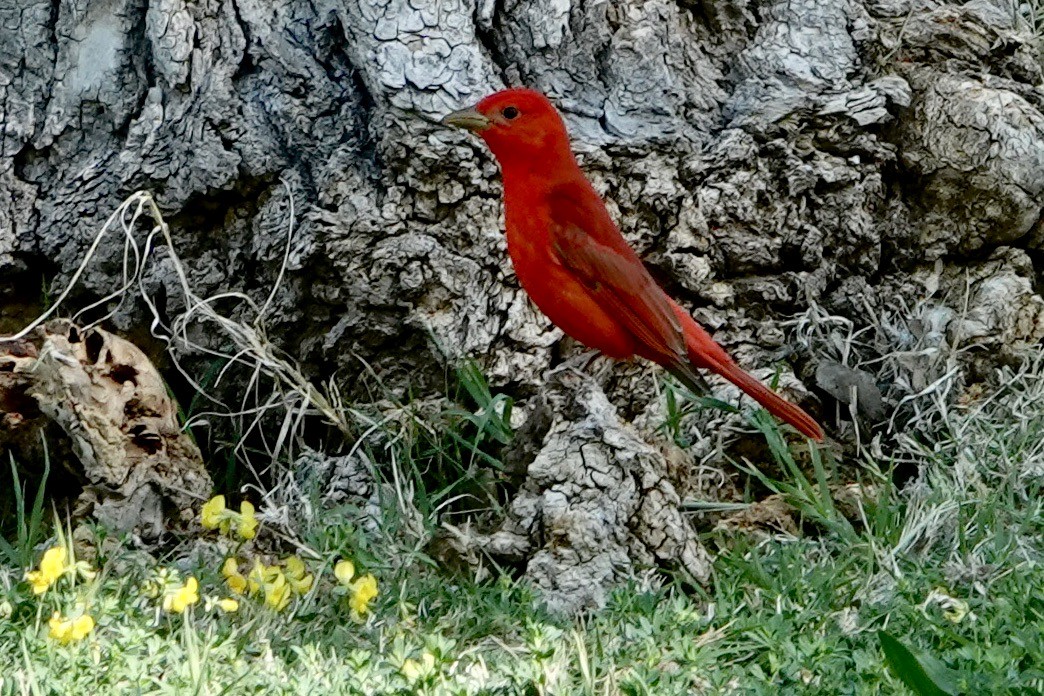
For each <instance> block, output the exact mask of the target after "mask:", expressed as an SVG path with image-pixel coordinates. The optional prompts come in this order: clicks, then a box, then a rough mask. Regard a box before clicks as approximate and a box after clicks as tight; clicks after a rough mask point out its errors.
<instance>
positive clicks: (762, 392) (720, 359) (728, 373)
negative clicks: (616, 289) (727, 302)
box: [676, 305, 823, 442]
mask: <svg viewBox="0 0 1044 696" xmlns="http://www.w3.org/2000/svg"><path fill="white" fill-rule="evenodd" d="M676 306H677V305H676ZM677 313H678V315H679V318H680V319H681V320H682V326H683V327H684V332H685V344H686V347H687V348H688V349H689V360H690V361H692V363H693V364H695V365H698V366H699V367H703V368H706V369H708V370H711V371H713V372H716V373H718V374H719V375H721V376H722V377H724V378H725V379H727V380H729V381H730V382H732V383H733V384H735V385H736V386H737V387H739V388H740V389H742V390H743V391H744V392H746V393H747V394H749V395H750V396H751V398H753V399H754V400H755V401H757V402H758V403H759V404H761V405H762V406H764V407H765V408H766V409H767V410H768V412H769V413H771V414H772V415H774V416H775V417H776V418H779V419H780V420H782V421H784V422H785V423H790V424H791V425H792V426H794V427H795V428H797V429H798V431H800V432H801V434H803V435H805V436H806V437H810V438H812V439H813V440H815V441H817V442H822V441H823V428H822V427H821V426H820V425H819V423H817V422H816V420H815V419H814V418H813V417H812V416H810V415H808V414H807V413H805V411H804V409H802V408H801V407H800V406H797V405H795V404H792V403H790V402H789V401H787V400H786V399H784V398H783V397H781V396H780V395H779V394H777V393H775V392H774V391H772V390H771V389H769V388H768V387H766V386H765V385H764V384H762V383H761V382H760V381H758V380H757V379H756V378H755V377H754V376H753V375H750V374H748V373H747V372H744V371H743V369H742V368H741V367H740V366H739V365H737V364H736V362H735V361H734V360H733V359H732V358H730V357H729V355H728V353H726V352H725V351H724V350H723V349H722V348H721V346H719V345H718V344H717V343H715V342H714V339H712V338H711V337H710V335H709V334H708V333H707V332H706V331H704V330H703V327H701V326H700V325H699V324H697V323H696V321H695V320H694V319H693V318H692V317H691V316H689V314H688V312H685V311H684V310H682V309H680V308H679V309H678V312H677Z"/></svg>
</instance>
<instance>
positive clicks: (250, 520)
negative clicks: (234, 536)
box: [236, 500, 257, 539]
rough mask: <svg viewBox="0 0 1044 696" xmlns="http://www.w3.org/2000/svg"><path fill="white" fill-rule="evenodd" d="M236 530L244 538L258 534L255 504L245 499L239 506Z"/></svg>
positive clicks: (251, 537)
mask: <svg viewBox="0 0 1044 696" xmlns="http://www.w3.org/2000/svg"><path fill="white" fill-rule="evenodd" d="M236 532H238V533H239V536H240V538H242V539H253V538H254V537H255V536H257V517H255V516H254V505H253V504H252V503H250V502H247V501H246V500H244V501H243V502H242V503H241V504H240V506H239V522H238V523H237V525H236Z"/></svg>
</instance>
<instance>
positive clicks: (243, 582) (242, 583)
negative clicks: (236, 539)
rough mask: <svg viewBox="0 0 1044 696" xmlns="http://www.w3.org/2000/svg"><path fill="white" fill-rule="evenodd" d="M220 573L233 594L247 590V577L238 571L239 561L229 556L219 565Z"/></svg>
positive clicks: (239, 593)
mask: <svg viewBox="0 0 1044 696" xmlns="http://www.w3.org/2000/svg"><path fill="white" fill-rule="evenodd" d="M221 575H223V576H224V578H225V584H226V585H228V589H229V590H231V591H232V593H233V594H237V595H241V594H244V593H245V592H246V591H247V579H246V578H245V577H243V574H242V573H240V572H239V563H238V562H237V561H236V559H235V558H233V557H232V556H229V557H228V558H226V559H225V562H224V564H222V566H221Z"/></svg>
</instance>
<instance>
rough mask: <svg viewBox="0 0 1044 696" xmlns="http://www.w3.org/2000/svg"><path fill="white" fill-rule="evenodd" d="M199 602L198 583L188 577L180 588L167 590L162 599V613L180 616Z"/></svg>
mask: <svg viewBox="0 0 1044 696" xmlns="http://www.w3.org/2000/svg"><path fill="white" fill-rule="evenodd" d="M198 601H199V583H197V582H196V578H192V577H190V578H189V579H188V580H186V581H185V584H184V585H182V586H181V587H175V588H172V589H170V590H167V594H166V595H165V596H164V597H163V611H169V612H171V613H173V614H180V613H182V612H184V611H185V610H186V609H187V608H189V607H190V606H192V605H193V604H195V603H196V602H198Z"/></svg>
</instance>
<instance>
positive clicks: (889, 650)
mask: <svg viewBox="0 0 1044 696" xmlns="http://www.w3.org/2000/svg"><path fill="white" fill-rule="evenodd" d="M877 639H878V640H879V641H881V649H882V650H883V651H884V654H885V661H886V662H887V663H888V666H889V667H890V668H891V670H892V672H893V673H894V674H895V676H896V677H898V678H899V680H900V681H902V682H903V684H906V686H908V687H910V690H911V691H913V692H914V693H915V694H917V695H918V696H957V694H958V693H960V692H959V691H958V690H957V680H956V673H955V672H954V671H953V670H952V669H950V668H949V667H947V666H946V665H944V664H943V663H942V662H940V661H939V660H937V659H935V658H934V657H931V656H929V655H924V656H922V657H920V658H918V657H917V656H916V655H914V654H913V652H912V651H911V650H910V649H909V648H908V647H906V646H905V645H903V644H902V643H901V642H900V641H899V639H897V638H895V637H894V636H892V635H891V634H889V633H888V632H886V631H878V632H877Z"/></svg>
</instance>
